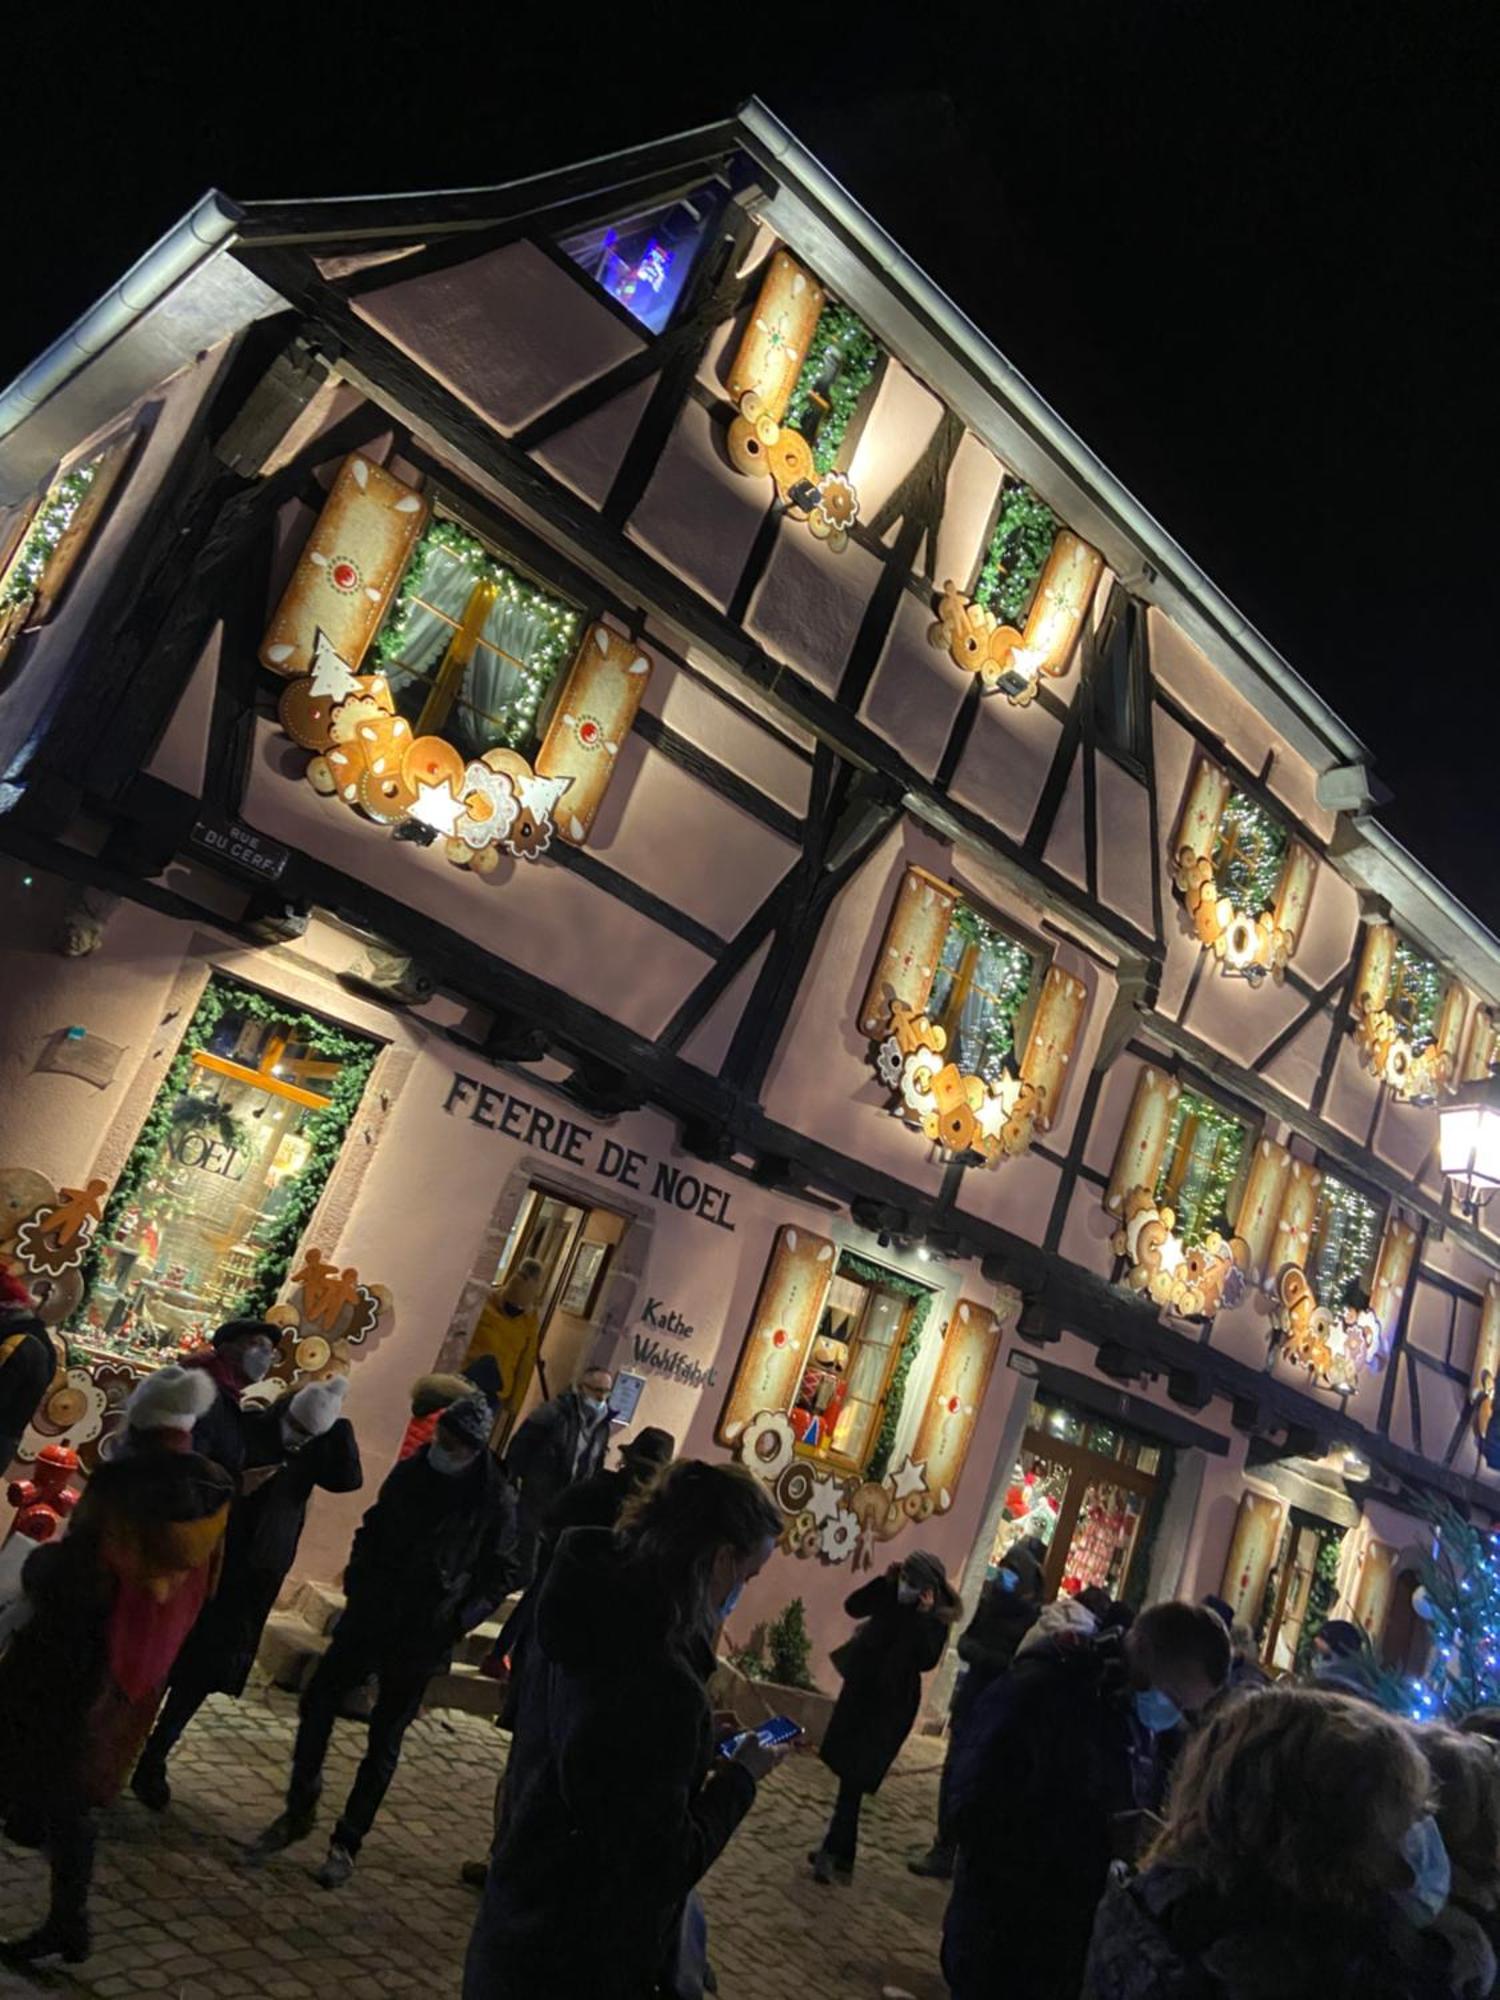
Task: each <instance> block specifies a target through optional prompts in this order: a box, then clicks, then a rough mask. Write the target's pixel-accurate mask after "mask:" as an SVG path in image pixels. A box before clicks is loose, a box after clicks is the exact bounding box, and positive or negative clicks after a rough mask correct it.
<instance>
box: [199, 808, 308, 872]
mask: <svg viewBox="0 0 1500 2000" xmlns="http://www.w3.org/2000/svg"><path fill="white" fill-rule="evenodd" d="M188 837H189V839H190V840H191V841H192V843H193V845H194V847H201V848H202V849H203V850H204V852H205V853H207V854H211V855H213V857H214V859H215V860H216V861H231V862H233V863H234V865H235V867H236V868H242V869H243V870H244V871H245V873H246V874H247V875H254V876H255V877H256V878H257V879H258V880H259V881H262V882H279V881H280V880H281V877H282V876H283V875H284V874H285V872H286V864H287V862H288V861H289V860H290V859H291V850H290V849H289V848H286V847H283V846H282V845H281V842H280V841H279V840H267V838H266V836H265V835H264V834H263V833H257V832H255V830H254V828H253V827H248V826H244V825H242V824H241V823H240V821H239V820H237V819H231V820H226V821H224V822H223V823H222V824H217V823H214V822H212V821H209V820H206V819H200V820H195V821H194V822H193V830H192V833H191V834H190V835H189V836H188Z"/></svg>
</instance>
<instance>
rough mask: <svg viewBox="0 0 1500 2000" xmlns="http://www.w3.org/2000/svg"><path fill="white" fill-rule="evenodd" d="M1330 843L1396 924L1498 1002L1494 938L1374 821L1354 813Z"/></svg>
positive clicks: (1498, 954) (1499, 949) (1499, 943)
mask: <svg viewBox="0 0 1500 2000" xmlns="http://www.w3.org/2000/svg"><path fill="white" fill-rule="evenodd" d="M1346 824H1347V825H1348V828H1349V831H1348V833H1347V834H1344V835H1342V836H1341V837H1340V838H1339V839H1338V840H1337V841H1336V842H1335V846H1334V852H1335V854H1336V856H1337V859H1338V864H1339V867H1340V869H1341V870H1342V871H1343V873H1344V874H1345V875H1347V876H1348V877H1349V878H1350V879H1351V880H1352V881H1354V882H1356V883H1358V884H1359V886H1360V887H1361V888H1362V889H1365V890H1366V891H1368V893H1369V894H1370V895H1372V896H1378V897H1380V898H1381V899H1382V900H1383V901H1384V902H1386V903H1388V904H1389V905H1390V906H1391V910H1392V912H1393V914H1394V915H1395V916H1396V917H1397V918H1398V920H1399V921H1400V923H1401V925H1402V928H1403V929H1406V930H1409V931H1411V932H1412V933H1413V935H1414V938H1415V941H1416V942H1417V943H1418V944H1421V945H1425V946H1426V948H1427V950H1428V951H1430V952H1431V953H1432V954H1433V955H1434V957H1436V958H1438V959H1440V960H1441V961H1442V962H1443V963H1444V964H1445V965H1448V966H1449V967H1451V968H1452V970H1453V971H1455V972H1457V973H1458V974H1459V975H1460V977H1461V978H1464V979H1466V980H1467V981H1468V983H1469V984H1470V985H1471V986H1474V987H1477V988H1478V989H1479V991H1480V992H1481V993H1483V994H1484V995H1485V996H1486V998H1488V999H1492V1000H1500V938H1497V937H1496V936H1495V934H1494V932H1493V931H1492V930H1490V929H1489V928H1488V927H1487V926H1486V925H1485V924H1484V923H1482V922H1481V921H1480V919H1479V918H1478V917H1476V916H1475V914H1474V912H1473V911H1472V910H1471V909H1469V908H1467V907H1466V906H1465V905H1464V904H1463V903H1460V902H1459V901H1458V899H1457V897H1455V896H1453V895H1452V894H1451V893H1450V892H1449V891H1448V890H1447V889H1445V888H1444V887H1443V885H1442V883H1441V882H1440V881H1439V880H1438V879H1437V877H1436V876H1435V875H1434V874H1432V873H1431V871H1430V870H1429V869H1427V868H1424V867H1423V865H1422V863H1421V862H1420V861H1418V859H1417V858H1416V856H1415V855H1414V854H1413V853H1412V852H1411V850H1410V849H1409V848H1407V847H1404V846H1403V845H1402V843H1401V842H1400V841H1399V840H1397V838H1396V836H1395V835H1394V834H1393V833H1391V832H1390V831H1389V829H1388V828H1386V827H1384V826H1382V825H1381V824H1380V822H1379V820H1375V819H1368V818H1365V817H1358V818H1355V819H1353V820H1350V821H1348V822H1347V823H1346Z"/></svg>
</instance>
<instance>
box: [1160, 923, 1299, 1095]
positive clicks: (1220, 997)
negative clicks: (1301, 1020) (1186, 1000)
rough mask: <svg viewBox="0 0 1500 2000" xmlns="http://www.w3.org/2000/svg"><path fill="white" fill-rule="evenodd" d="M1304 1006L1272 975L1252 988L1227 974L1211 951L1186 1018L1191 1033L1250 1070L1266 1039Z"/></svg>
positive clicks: (1296, 994)
mask: <svg viewBox="0 0 1500 2000" xmlns="http://www.w3.org/2000/svg"><path fill="white" fill-rule="evenodd" d="M1198 949H1199V950H1200V951H1202V950H1203V947H1202V946H1201V945H1200V946H1199V947H1198ZM1306 1006H1307V1002H1306V1001H1305V1000H1304V999H1303V997H1302V995H1301V994H1300V993H1299V992H1298V991H1297V989H1296V987H1295V986H1278V985H1277V983H1276V981H1275V980H1274V979H1266V980H1263V981H1262V982H1261V984H1260V985H1259V986H1254V987H1252V986H1250V985H1249V984H1248V983H1247V982H1246V981H1245V980H1243V979H1233V978H1230V977H1228V976H1227V975H1226V974H1225V972H1224V970H1223V968H1222V967H1221V966H1220V964H1219V962H1218V960H1217V959H1216V958H1215V957H1214V956H1213V954H1212V953H1211V952H1210V953H1207V954H1206V955H1205V957H1204V960H1203V977H1202V978H1201V979H1200V980H1199V981H1198V990H1197V991H1196V992H1195V993H1194V995H1193V998H1192V1003H1191V1005H1190V1006H1189V1007H1188V1009H1187V1013H1186V1015H1185V1017H1184V1021H1185V1025H1186V1026H1187V1028H1188V1029H1189V1031H1190V1032H1191V1033H1192V1034H1195V1035H1200V1036H1201V1037H1202V1038H1203V1040H1204V1041H1205V1042H1208V1043H1209V1044H1210V1045H1211V1046H1212V1047H1213V1048H1216V1049H1219V1050H1222V1052H1223V1053H1224V1054H1225V1055H1227V1056H1232V1057H1233V1058H1234V1059H1235V1061H1236V1062H1239V1063H1241V1064H1243V1065H1244V1066H1246V1067H1247V1068H1248V1066H1249V1065H1250V1063H1251V1062H1252V1061H1253V1060H1254V1059H1255V1057H1256V1055H1257V1054H1258V1053H1259V1051H1260V1050H1261V1049H1263V1048H1264V1047H1265V1045H1266V1043H1267V1042H1269V1041H1270V1040H1271V1039H1272V1037H1273V1036H1275V1035H1277V1034H1279V1033H1280V1032H1281V1030H1282V1029H1283V1028H1289V1027H1290V1026H1291V1024H1292V1023H1293V1021H1295V1020H1297V1018H1298V1017H1299V1016H1300V1015H1301V1014H1302V1012H1303V1010H1304V1009H1305V1007H1306Z"/></svg>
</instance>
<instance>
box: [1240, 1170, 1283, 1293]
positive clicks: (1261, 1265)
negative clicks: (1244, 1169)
mask: <svg viewBox="0 0 1500 2000" xmlns="http://www.w3.org/2000/svg"><path fill="white" fill-rule="evenodd" d="M1291 1169H1292V1156H1291V1154H1290V1153H1289V1152H1288V1151H1287V1149H1286V1147H1285V1146H1278V1145H1277V1143H1276V1141H1275V1140H1274V1139H1260V1140H1257V1142H1256V1146H1255V1151H1254V1153H1253V1154H1252V1155H1251V1158H1250V1171H1249V1173H1248V1174H1247V1175H1246V1177H1245V1192H1244V1193H1243V1194H1242V1195H1241V1196H1240V1212H1239V1214H1238V1215H1237V1216H1236V1218H1235V1224H1234V1233H1235V1235H1236V1236H1239V1237H1242V1238H1243V1239H1244V1242H1245V1244H1246V1247H1247V1248H1248V1249H1249V1252H1250V1273H1251V1276H1252V1277H1256V1278H1261V1277H1264V1276H1265V1275H1266V1273H1267V1271H1268V1270H1273V1269H1274V1267H1273V1266H1272V1263H1271V1259H1272V1257H1273V1255H1274V1253H1275V1249H1276V1224H1277V1220H1278V1218H1279V1217H1280V1215H1281V1204H1282V1200H1283V1198H1284V1196H1285V1194H1286V1183H1287V1176H1288V1175H1289V1174H1290V1172H1291Z"/></svg>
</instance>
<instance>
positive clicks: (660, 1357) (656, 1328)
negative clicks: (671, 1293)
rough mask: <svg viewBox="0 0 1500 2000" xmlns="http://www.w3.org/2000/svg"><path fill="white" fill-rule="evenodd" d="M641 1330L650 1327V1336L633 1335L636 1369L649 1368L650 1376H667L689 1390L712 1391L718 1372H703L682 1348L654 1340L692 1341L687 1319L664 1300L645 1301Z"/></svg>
mask: <svg viewBox="0 0 1500 2000" xmlns="http://www.w3.org/2000/svg"><path fill="white" fill-rule="evenodd" d="M640 1326H642V1327H649V1328H650V1329H652V1331H651V1332H648V1333H642V1332H640V1331H639V1330H637V1332H636V1333H635V1334H633V1335H632V1341H633V1359H634V1361H635V1365H636V1367H637V1368H649V1369H650V1370H651V1371H652V1373H653V1374H656V1375H668V1376H670V1377H671V1378H672V1380H673V1381H674V1382H681V1383H683V1384H684V1386H685V1387H687V1388H689V1389H712V1388H713V1387H714V1384H715V1383H716V1381H717V1380H718V1371H717V1370H716V1369H714V1368H704V1367H703V1366H701V1364H700V1363H698V1362H696V1361H694V1359H693V1357H692V1356H691V1355H690V1354H685V1353H683V1351H682V1350H681V1348H674V1347H672V1346H670V1345H669V1344H668V1342H667V1341H663V1340H659V1339H656V1338H654V1337H653V1336H654V1335H656V1334H663V1333H664V1334H666V1335H668V1336H669V1340H691V1339H692V1337H693V1335H694V1333H695V1332H696V1331H697V1329H696V1328H695V1327H694V1325H693V1322H692V1321H691V1320H690V1319H686V1318H684V1316H683V1315H682V1314H681V1313H680V1312H678V1311H677V1309H676V1307H675V1306H669V1305H668V1304H667V1302H666V1300H665V1299H658V1298H648V1299H647V1300H646V1303H645V1304H644V1305H643V1306H642V1307H641V1316H640Z"/></svg>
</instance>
